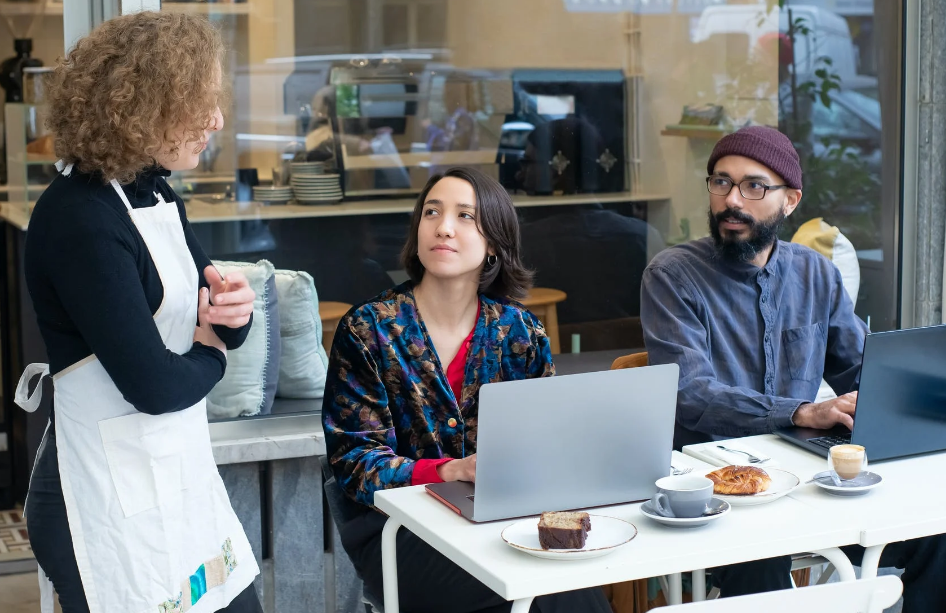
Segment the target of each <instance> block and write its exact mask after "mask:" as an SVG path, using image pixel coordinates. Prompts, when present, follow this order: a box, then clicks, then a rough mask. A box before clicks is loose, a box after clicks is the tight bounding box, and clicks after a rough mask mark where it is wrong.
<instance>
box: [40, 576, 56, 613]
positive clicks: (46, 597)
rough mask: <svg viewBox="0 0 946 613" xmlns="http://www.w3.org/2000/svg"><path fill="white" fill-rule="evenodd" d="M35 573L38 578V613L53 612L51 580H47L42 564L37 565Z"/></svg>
mask: <svg viewBox="0 0 946 613" xmlns="http://www.w3.org/2000/svg"><path fill="white" fill-rule="evenodd" d="M36 575H37V577H38V578H39V610H40V613H53V611H54V606H55V605H54V604H53V603H54V600H53V582H52V581H50V580H49V577H48V576H47V575H46V571H44V570H43V567H42V566H38V567H37V571H36Z"/></svg>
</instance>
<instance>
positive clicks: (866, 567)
mask: <svg viewBox="0 0 946 613" xmlns="http://www.w3.org/2000/svg"><path fill="white" fill-rule="evenodd" d="M740 441H742V442H744V443H745V444H746V445H748V446H750V447H751V448H752V449H756V450H758V451H760V452H762V453H765V454H768V455H769V456H770V457H772V458H775V459H777V460H778V467H779V468H784V469H785V470H789V471H791V472H793V473H795V474H796V475H798V477H799V478H801V480H802V482H803V483H804V482H805V481H807V480H808V479H810V478H811V477H812V475H814V474H815V473H818V472H821V471H823V470H827V467H828V466H827V460H826V459H825V458H823V457H821V456H818V455H815V454H814V453H811V452H809V451H806V450H804V449H802V448H801V447H798V446H797V445H793V444H791V443H789V442H787V441H784V440H782V439H781V438H779V437H777V436H775V435H772V434H767V435H762V436H752V437H747V438H745V439H740ZM686 452H687V449H686V448H684V453H686ZM867 459H868V462H870V449H868V450H867ZM763 467H764V466H763ZM868 470H870V471H871V472H874V473H877V474H878V475H880V476H881V477H883V483H882V484H881V485H880V486H879V487H878V488H877V489H875V490H873V491H871V492H869V493H868V494H865V495H864V496H853V497H849V498H847V497H841V496H834V495H832V494H829V493H828V492H826V491H824V490H822V489H821V488H819V487H818V486H816V485H815V484H813V483H811V484H808V485H802V486H800V487H799V488H797V489H796V490H795V491H794V492H792V493H791V494H790V497H791V498H793V499H795V500H797V501H798V502H801V503H803V504H805V505H808V506H810V507H812V508H814V509H818V510H819V511H820V512H821V513H822V514H823V515H825V516H827V515H829V514H830V515H835V516H840V517H844V518H845V519H846V520H847V521H849V522H851V523H852V524H855V525H857V527H858V528H859V529H860V537H859V538H858V543H859V544H860V545H862V546H863V547H865V548H866V549H867V551H866V552H865V553H864V560H863V562H862V564H861V578H869V577H874V576H876V575H877V566H878V563H879V562H880V554H881V552H882V551H883V549H884V547H885V546H886V545H887V544H888V543H896V542H899V541H905V540H910V539H915V538H920V537H924V536H931V535H934V534H943V533H946V489H944V488H943V487H942V485H941V484H942V481H943V475H944V474H946V453H939V454H932V455H925V456H920V457H915V458H905V459H902V460H891V461H887V462H881V463H877V464H869V466H868ZM911 500H912V501H914V502H913V503H912V504H909V506H908V505H907V501H911Z"/></svg>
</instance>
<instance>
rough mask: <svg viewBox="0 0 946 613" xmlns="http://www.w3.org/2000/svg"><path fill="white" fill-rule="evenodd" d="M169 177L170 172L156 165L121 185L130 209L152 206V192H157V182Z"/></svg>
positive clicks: (153, 201)
mask: <svg viewBox="0 0 946 613" xmlns="http://www.w3.org/2000/svg"><path fill="white" fill-rule="evenodd" d="M169 176H171V171H170V170H165V169H164V168H162V167H160V166H157V165H155V166H151V167H150V168H145V169H144V170H142V171H141V172H139V173H138V175H137V176H136V177H135V180H134V181H132V182H131V183H126V184H125V185H122V190H124V192H125V195H126V196H128V200H129V201H130V202H131V204H132V207H134V208H138V207H146V206H152V205H154V203H155V200H154V192H156V191H158V181H159V180H162V179H163V178H165V177H169Z"/></svg>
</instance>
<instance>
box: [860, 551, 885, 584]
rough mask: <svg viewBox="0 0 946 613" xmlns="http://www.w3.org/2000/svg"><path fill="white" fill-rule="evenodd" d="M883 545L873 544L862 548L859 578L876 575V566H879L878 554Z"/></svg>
mask: <svg viewBox="0 0 946 613" xmlns="http://www.w3.org/2000/svg"><path fill="white" fill-rule="evenodd" d="M886 546H887V545H886V544H883V545H874V546H873V547H868V548H867V549H865V550H864V559H863V560H862V561H861V579H873V578H874V577H876V576H877V567H878V566H880V554H881V553H883V551H884V547H886Z"/></svg>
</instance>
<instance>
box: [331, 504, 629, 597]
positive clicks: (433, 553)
mask: <svg viewBox="0 0 946 613" xmlns="http://www.w3.org/2000/svg"><path fill="white" fill-rule="evenodd" d="M384 522H385V517H384V516H383V515H381V514H380V513H378V512H375V511H369V512H368V514H366V515H365V516H364V517H362V518H358V519H356V520H353V521H351V522H348V523H347V524H346V525H345V526H343V527H342V528H340V530H339V535H340V536H341V538H342V544H343V545H345V550H346V551H347V552H348V555H349V557H350V558H351V560H352V563H353V564H354V565H355V568H356V569H357V570H358V573H359V575H360V576H361V578H362V579H363V580H364V582H365V589H366V590H367V591H368V592H369V593H370V594H373V595H375V596H376V597H380V595H381V594H382V593H383V581H382V573H381V529H382V528H383V526H384ZM397 567H398V573H397V582H398V600H399V602H400V605H401V610H402V611H409V612H410V613H442V612H443V611H450V612H451V613H473V612H477V613H508V611H509V610H510V609H512V603H511V602H508V601H506V600H503V599H502V598H501V597H500V596H499V595H498V594H496V592H494V591H493V590H491V589H489V588H488V587H486V586H485V585H483V584H482V583H480V582H479V581H478V580H477V579H476V578H474V577H473V576H472V575H470V574H469V573H467V572H466V571H465V570H463V569H462V568H460V567H459V566H457V565H456V564H454V563H453V562H451V561H450V560H449V559H448V558H446V557H445V556H444V555H442V554H441V553H439V552H438V551H437V550H435V549H434V548H433V547H431V546H430V545H428V544H427V543H425V542H424V541H422V540H421V539H419V538H417V537H416V536H415V535H414V534H413V533H411V532H410V531H409V530H408V529H407V528H401V529H400V530H398V533H397ZM530 613H611V606H610V605H609V604H608V601H607V599H606V598H605V596H604V592H602V591H601V588H597V587H596V588H590V589H585V590H576V591H574V592H562V593H560V594H549V595H548V596H539V597H537V598H536V599H535V600H534V601H533V603H532V608H531V609H530Z"/></svg>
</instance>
